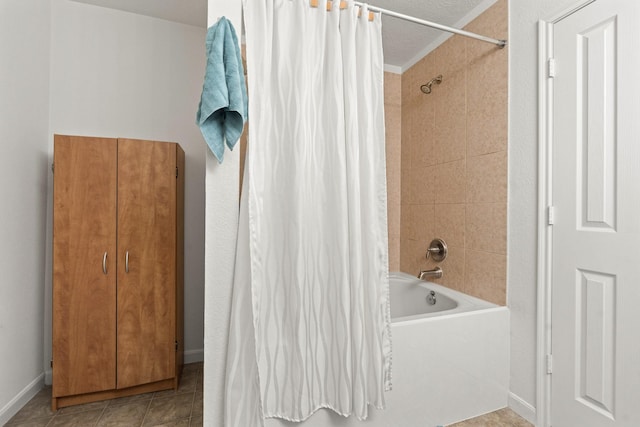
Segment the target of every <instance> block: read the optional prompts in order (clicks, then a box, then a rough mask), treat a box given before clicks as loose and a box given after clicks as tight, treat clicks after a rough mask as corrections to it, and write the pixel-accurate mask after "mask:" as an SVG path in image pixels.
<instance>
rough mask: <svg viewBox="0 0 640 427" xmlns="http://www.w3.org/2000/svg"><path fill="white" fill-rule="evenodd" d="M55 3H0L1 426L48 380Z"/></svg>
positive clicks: (13, 0) (38, 0) (7, 0)
mask: <svg viewBox="0 0 640 427" xmlns="http://www.w3.org/2000/svg"><path fill="white" fill-rule="evenodd" d="M50 17H51V8H50V2H49V1H48V0H47V1H42V0H2V2H0V142H1V143H2V151H3V152H2V159H3V161H2V166H1V167H0V200H2V202H1V203H0V343H1V344H0V425H2V424H4V423H5V422H6V421H7V420H8V419H9V418H10V417H11V416H13V414H14V413H15V412H16V411H17V410H18V409H19V408H20V406H21V405H22V404H24V403H26V401H28V399H29V398H31V397H32V395H33V393H35V392H37V391H38V390H39V389H40V387H41V385H42V379H43V375H42V373H43V367H42V352H43V340H44V337H43V327H42V325H43V322H44V320H43V319H44V317H43V316H44V304H45V303H44V291H43V283H44V276H45V224H46V217H47V211H46V203H47V171H48V133H49V128H48V125H49V101H48V99H49V73H48V70H49V50H50V48H49V29H50Z"/></svg>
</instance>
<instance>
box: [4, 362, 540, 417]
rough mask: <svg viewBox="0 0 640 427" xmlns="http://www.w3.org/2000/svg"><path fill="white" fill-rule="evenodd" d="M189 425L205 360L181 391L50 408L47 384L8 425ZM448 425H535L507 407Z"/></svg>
mask: <svg viewBox="0 0 640 427" xmlns="http://www.w3.org/2000/svg"><path fill="white" fill-rule="evenodd" d="M90 426H94V427H190V426H202V363H192V364H189V365H185V366H184V372H183V374H182V381H181V382H180V387H179V388H178V391H177V392H176V391H174V390H166V391H159V392H156V393H147V394H141V395H138V396H130V397H123V398H119V399H112V400H106V401H103V402H95V403H87V404H84V405H77V406H70V407H67V408H62V409H60V410H58V411H57V412H52V411H51V387H45V388H44V389H43V390H42V391H40V392H39V393H38V394H37V395H36V396H35V397H34V398H33V399H31V400H30V401H29V403H27V404H26V405H25V406H24V407H23V408H22V409H21V410H20V411H19V412H18V413H17V414H16V415H15V416H14V417H13V418H12V419H11V420H9V423H7V424H5V427H90ZM449 427H533V425H532V424H530V423H528V422H527V421H526V420H525V419H523V418H521V417H519V416H518V415H517V414H516V413H515V412H513V411H512V410H510V409H508V408H505V409H501V410H499V411H496V412H492V413H490V414H486V415H483V416H481V417H477V418H473V419H471V420H467V421H462V422H460V423H456V424H452V425H451V426H449Z"/></svg>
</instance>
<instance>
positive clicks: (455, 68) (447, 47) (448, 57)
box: [428, 35, 466, 84]
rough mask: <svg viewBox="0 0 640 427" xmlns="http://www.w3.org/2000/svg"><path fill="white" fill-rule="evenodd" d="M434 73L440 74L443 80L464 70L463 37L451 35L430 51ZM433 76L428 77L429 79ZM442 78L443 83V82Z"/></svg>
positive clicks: (464, 47) (464, 50)
mask: <svg viewBox="0 0 640 427" xmlns="http://www.w3.org/2000/svg"><path fill="white" fill-rule="evenodd" d="M432 55H433V61H434V67H435V70H436V74H442V77H443V79H444V80H448V79H451V78H453V77H456V76H457V75H458V74H459V73H464V72H465V67H466V41H465V37H463V36H459V35H453V36H451V37H449V39H448V40H447V41H445V42H444V43H442V44H441V45H440V46H438V48H437V49H436V50H434V51H433V52H432ZM433 77H435V75H434V76H432V77H429V78H428V79H431V78H433ZM444 80H443V84H444Z"/></svg>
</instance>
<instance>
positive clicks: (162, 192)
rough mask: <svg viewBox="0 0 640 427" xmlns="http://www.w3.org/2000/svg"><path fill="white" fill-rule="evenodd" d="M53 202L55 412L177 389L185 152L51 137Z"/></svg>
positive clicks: (119, 141) (159, 146)
mask: <svg viewBox="0 0 640 427" xmlns="http://www.w3.org/2000/svg"><path fill="white" fill-rule="evenodd" d="M53 199H54V204H53V399H52V406H53V408H54V410H55V409H57V408H58V407H63V406H68V405H73V404H77V403H84V402H90V401H95V400H102V399H108V398H113V397H119V396H128V395H132V394H137V393H145V392H150V391H156V390H163V389H169V388H177V386H178V379H179V376H180V372H181V369H182V363H183V356H182V355H183V351H184V349H183V335H184V334H183V329H184V326H183V299H184V298H183V295H184V294H183V277H184V264H183V251H184V244H183V240H184V239H183V236H184V227H183V223H184V152H183V151H182V149H181V148H180V146H179V145H178V144H175V143H168V142H151V141H139V140H131V139H109V138H90V137H77V136H63V135H55V138H54V196H53Z"/></svg>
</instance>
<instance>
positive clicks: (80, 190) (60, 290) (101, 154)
mask: <svg viewBox="0 0 640 427" xmlns="http://www.w3.org/2000/svg"><path fill="white" fill-rule="evenodd" d="M54 164H55V175H54V184H53V395H54V396H55V397H57V396H67V395H74V394H81V393H90V392H95V391H101V390H109V389H113V388H115V380H116V188H117V187H116V173H117V140H115V139H105V138H84V137H70V136H60V135H56V136H55V145H54Z"/></svg>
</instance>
